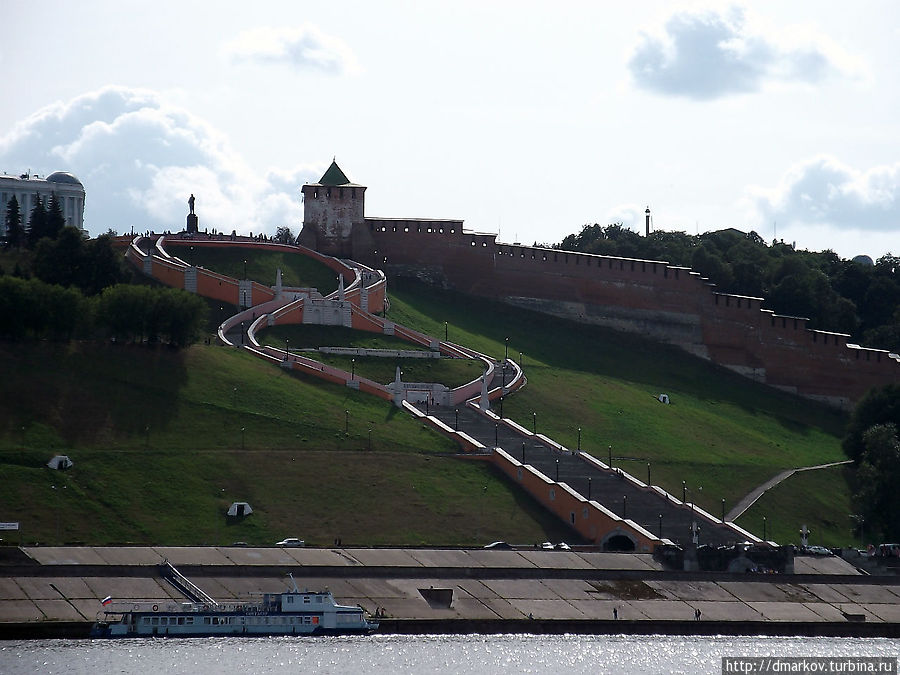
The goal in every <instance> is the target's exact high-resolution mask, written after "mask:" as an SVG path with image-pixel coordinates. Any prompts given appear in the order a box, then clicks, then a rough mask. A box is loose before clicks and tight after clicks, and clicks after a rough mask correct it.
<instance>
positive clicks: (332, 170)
mask: <svg viewBox="0 0 900 675" xmlns="http://www.w3.org/2000/svg"><path fill="white" fill-rule="evenodd" d="M348 183H350V179H349V178H347V176H345V175H344V172H343V171H341V167H339V166H338V165H337V162H336V161H334V160H332V162H331V166H329V167H328V171H326V172H325V175H324V176H322V177H321V178H320V179H319V185H328V186H334V185H347V184H348Z"/></svg>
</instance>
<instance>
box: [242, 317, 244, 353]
mask: <svg viewBox="0 0 900 675" xmlns="http://www.w3.org/2000/svg"><path fill="white" fill-rule="evenodd" d="M243 346H244V322H243V321H241V347H243Z"/></svg>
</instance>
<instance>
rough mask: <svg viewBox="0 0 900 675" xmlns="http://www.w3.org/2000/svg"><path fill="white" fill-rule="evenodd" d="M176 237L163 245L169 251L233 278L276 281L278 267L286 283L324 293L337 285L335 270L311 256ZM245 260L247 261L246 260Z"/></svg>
mask: <svg viewBox="0 0 900 675" xmlns="http://www.w3.org/2000/svg"><path fill="white" fill-rule="evenodd" d="M179 244H180V242H179V240H177V239H168V240H167V241H166V247H167V249H168V251H169V253H171V254H172V255H176V256H178V257H179V258H181V259H182V260H184V261H186V262H188V263H190V264H192V265H198V266H200V267H205V268H207V269H210V270H215V271H216V272H219V273H220V274H225V275H227V276H229V277H233V278H235V279H244V278H245V271H246V278H248V279H253V280H255V281H258V282H259V283H261V284H266V285H267V286H274V285H275V274H276V270H277V269H281V282H282V284H284V285H285V286H292V287H301V288H317V289H318V290H319V292H320V293H322V294H323V295H327V294H328V293H331V291H334V290H336V289H337V286H338V284H337V274H336V273H335V272H334V271H333V270H332V269H331V268H329V267H328V266H326V265H323V264H322V263H320V262H319V261H318V260H316V259H314V258H309V257H307V256H304V255H301V254H299V253H290V252H287V251H279V250H273V251H266V250H261V249H260V250H255V249H254V250H242V249H237V248H230V247H227V246H223V247H222V248H213V247H207V246H197V247H195V248H193V249H191V248H190V241H189V240H185V241H184V244H183V245H179ZM245 261H246V264H245Z"/></svg>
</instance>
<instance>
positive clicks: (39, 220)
mask: <svg viewBox="0 0 900 675" xmlns="http://www.w3.org/2000/svg"><path fill="white" fill-rule="evenodd" d="M46 233H47V209H46V208H44V202H43V200H42V199H41V195H40V194H39V193H35V195H34V207H33V208H32V209H31V216H30V217H29V219H28V247H29V248H31V247H33V246H34V245H35V244H36V243H37V242H38V241H39V240H40V239H42V238H43V237H45V236H46Z"/></svg>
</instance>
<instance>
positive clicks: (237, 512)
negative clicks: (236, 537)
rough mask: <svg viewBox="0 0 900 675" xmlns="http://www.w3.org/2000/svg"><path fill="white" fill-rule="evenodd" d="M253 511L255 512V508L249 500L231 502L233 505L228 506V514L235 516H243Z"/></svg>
mask: <svg viewBox="0 0 900 675" xmlns="http://www.w3.org/2000/svg"><path fill="white" fill-rule="evenodd" d="M251 513H253V509H252V508H250V505H249V504H248V503H247V502H231V506H229V507H228V515H229V516H232V517H233V518H242V517H244V516H249V515H250V514H251Z"/></svg>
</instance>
